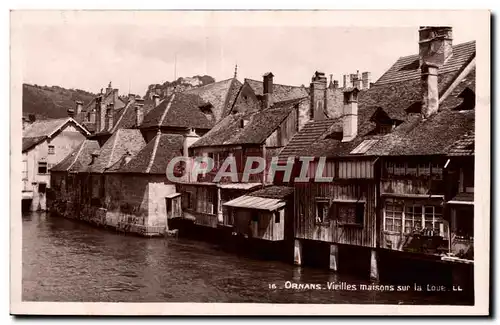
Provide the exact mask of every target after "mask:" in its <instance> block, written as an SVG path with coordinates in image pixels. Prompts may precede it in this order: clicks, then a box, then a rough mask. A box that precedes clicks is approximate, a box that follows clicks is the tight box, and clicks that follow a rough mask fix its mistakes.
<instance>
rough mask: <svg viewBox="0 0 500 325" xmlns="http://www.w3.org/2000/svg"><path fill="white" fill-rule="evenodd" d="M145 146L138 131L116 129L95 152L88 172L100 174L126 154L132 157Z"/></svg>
mask: <svg viewBox="0 0 500 325" xmlns="http://www.w3.org/2000/svg"><path fill="white" fill-rule="evenodd" d="M145 145H146V143H145V141H144V138H143V137H142V134H141V132H140V131H139V130H138V129H118V130H117V131H116V132H115V133H114V134H113V135H112V136H111V137H110V138H109V139H108V141H106V143H104V145H103V146H102V147H101V149H100V150H99V151H98V152H97V154H98V156H97V157H96V159H95V161H94V163H93V164H92V165H90V166H89V168H88V172H91V173H102V172H104V171H106V170H107V169H109V168H110V167H111V166H113V165H114V164H115V163H116V162H117V161H118V160H120V159H121V158H122V157H123V156H124V155H125V154H126V153H127V152H128V153H129V154H130V155H131V156H134V155H135V154H137V153H138V152H139V151H140V150H141V149H142V148H143V147H144V146H145Z"/></svg>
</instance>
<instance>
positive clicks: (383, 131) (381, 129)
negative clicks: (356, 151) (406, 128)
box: [378, 124, 393, 134]
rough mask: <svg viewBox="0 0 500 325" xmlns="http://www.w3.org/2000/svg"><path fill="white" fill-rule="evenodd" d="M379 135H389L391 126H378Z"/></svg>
mask: <svg viewBox="0 0 500 325" xmlns="http://www.w3.org/2000/svg"><path fill="white" fill-rule="evenodd" d="M378 128H379V133H380V134H388V133H391V131H392V129H393V127H392V125H391V124H380V125H379V127H378Z"/></svg>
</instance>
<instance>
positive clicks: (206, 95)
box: [184, 78, 242, 121]
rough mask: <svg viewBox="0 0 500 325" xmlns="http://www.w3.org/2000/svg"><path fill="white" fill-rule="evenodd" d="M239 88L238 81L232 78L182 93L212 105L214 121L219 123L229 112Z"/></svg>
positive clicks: (239, 83)
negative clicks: (197, 97)
mask: <svg viewBox="0 0 500 325" xmlns="http://www.w3.org/2000/svg"><path fill="white" fill-rule="evenodd" d="M241 86H242V84H241V82H239V81H238V79H235V78H232V79H227V80H222V81H218V82H214V83H211V84H208V85H205V86H202V87H197V88H193V89H190V90H186V91H185V92H184V93H187V94H194V95H198V96H200V97H201V98H202V99H203V101H205V102H208V103H210V104H212V106H213V107H212V112H213V114H214V116H215V120H216V121H219V120H220V119H222V118H223V117H225V116H226V115H227V114H228V113H229V112H230V111H231V108H232V106H233V103H234V101H235V100H236V96H237V95H238V92H239V91H240V88H241Z"/></svg>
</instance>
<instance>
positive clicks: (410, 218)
mask: <svg viewBox="0 0 500 325" xmlns="http://www.w3.org/2000/svg"><path fill="white" fill-rule="evenodd" d="M404 220H405V229H404V232H405V233H406V234H409V233H412V232H413V231H418V230H420V229H422V206H421V205H407V206H406V210H405V216H404Z"/></svg>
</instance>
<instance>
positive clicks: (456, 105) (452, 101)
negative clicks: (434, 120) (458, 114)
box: [439, 68, 476, 109]
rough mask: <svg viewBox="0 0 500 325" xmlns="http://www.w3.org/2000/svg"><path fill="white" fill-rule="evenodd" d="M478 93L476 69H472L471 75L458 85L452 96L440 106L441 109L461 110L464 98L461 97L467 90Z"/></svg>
mask: <svg viewBox="0 0 500 325" xmlns="http://www.w3.org/2000/svg"><path fill="white" fill-rule="evenodd" d="M467 88H468V89H470V90H472V91H473V92H475V91H476V69H475V68H474V69H472V70H471V71H470V72H469V74H467V76H466V77H465V78H463V79H462V81H461V82H460V83H459V84H458V85H457V87H456V88H455V89H454V90H453V91H452V92H451V93H450V95H449V96H448V97H447V98H446V99H445V100H444V101H443V102H442V103H441V104H440V105H439V108H440V109H460V104H462V103H463V98H461V97H460V95H461V94H462V92H463V91H464V90H465V89H467Z"/></svg>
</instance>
